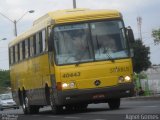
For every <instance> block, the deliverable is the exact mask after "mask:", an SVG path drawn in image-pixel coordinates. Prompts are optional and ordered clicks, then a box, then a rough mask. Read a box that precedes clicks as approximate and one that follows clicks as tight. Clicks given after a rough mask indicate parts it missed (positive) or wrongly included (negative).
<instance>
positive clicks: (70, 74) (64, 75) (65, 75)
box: [63, 72, 80, 78]
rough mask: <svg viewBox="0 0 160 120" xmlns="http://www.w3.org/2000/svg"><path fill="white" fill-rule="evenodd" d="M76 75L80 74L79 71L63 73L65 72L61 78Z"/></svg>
mask: <svg viewBox="0 0 160 120" xmlns="http://www.w3.org/2000/svg"><path fill="white" fill-rule="evenodd" d="M78 76H80V72H75V73H65V74H63V78H69V77H78Z"/></svg>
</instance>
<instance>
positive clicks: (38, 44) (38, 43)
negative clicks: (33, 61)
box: [35, 33, 40, 55]
mask: <svg viewBox="0 0 160 120" xmlns="http://www.w3.org/2000/svg"><path fill="white" fill-rule="evenodd" d="M35 36H36V38H35V43H36V46H35V47H36V55H37V54H39V53H40V39H39V33H36V35H35Z"/></svg>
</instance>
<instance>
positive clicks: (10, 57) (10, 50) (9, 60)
mask: <svg viewBox="0 0 160 120" xmlns="http://www.w3.org/2000/svg"><path fill="white" fill-rule="evenodd" d="M9 65H11V48H9Z"/></svg>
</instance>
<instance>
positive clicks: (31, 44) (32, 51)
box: [29, 37, 34, 57]
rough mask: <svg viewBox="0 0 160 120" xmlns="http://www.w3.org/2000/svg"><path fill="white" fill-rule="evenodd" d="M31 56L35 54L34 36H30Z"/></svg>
mask: <svg viewBox="0 0 160 120" xmlns="http://www.w3.org/2000/svg"><path fill="white" fill-rule="evenodd" d="M29 46H30V56H31V57H32V56H33V55H34V48H33V37H30V45H29Z"/></svg>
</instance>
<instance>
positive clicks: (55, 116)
mask: <svg viewBox="0 0 160 120" xmlns="http://www.w3.org/2000/svg"><path fill="white" fill-rule="evenodd" d="M47 117H51V118H55V117H57V116H51V115H49V116H47Z"/></svg>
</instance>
